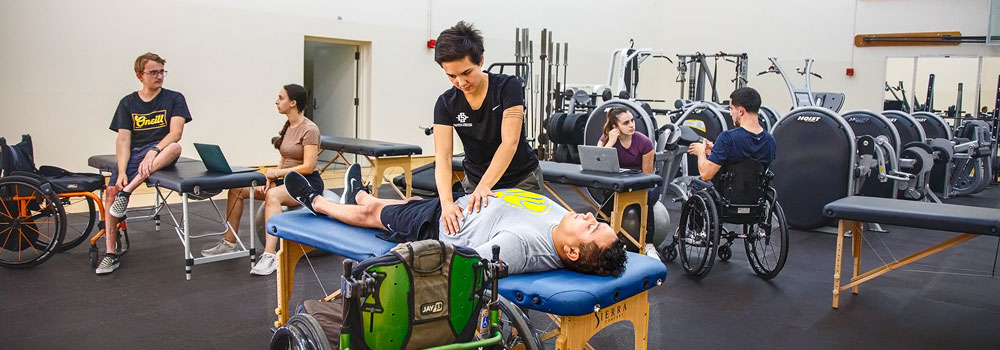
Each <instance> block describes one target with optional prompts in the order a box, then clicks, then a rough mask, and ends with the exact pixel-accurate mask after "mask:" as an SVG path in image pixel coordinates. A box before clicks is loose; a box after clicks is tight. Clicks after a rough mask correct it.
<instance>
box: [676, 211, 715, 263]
mask: <svg viewBox="0 0 1000 350" xmlns="http://www.w3.org/2000/svg"><path fill="white" fill-rule="evenodd" d="M720 225H721V224H720V223H719V216H718V211H717V210H716V207H715V202H714V201H712V200H711V199H710V198H709V195H708V194H706V193H705V192H698V193H695V194H694V195H693V196H691V198H688V200H687V201H686V202H684V206H683V207H682V208H681V220H680V224H679V226H678V227H677V230H678V235H677V237H678V239H679V242H678V243H679V244H680V248H679V249H678V250H679V253H680V258H681V265H682V266H683V267H684V272H686V273H687V274H688V276H689V277H691V278H694V279H702V278H704V277H705V276H706V275H708V272H709V271H711V270H712V263H714V262H715V253H716V248H717V247H718V246H719V226H720Z"/></svg>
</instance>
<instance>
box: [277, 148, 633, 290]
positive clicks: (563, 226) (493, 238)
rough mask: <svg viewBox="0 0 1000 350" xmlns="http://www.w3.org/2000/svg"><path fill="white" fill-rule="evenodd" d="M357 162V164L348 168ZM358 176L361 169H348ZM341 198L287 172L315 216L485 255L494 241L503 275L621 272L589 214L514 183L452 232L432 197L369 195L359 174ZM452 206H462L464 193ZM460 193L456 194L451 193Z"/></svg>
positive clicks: (618, 246) (616, 253) (618, 245)
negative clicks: (331, 197) (332, 197)
mask: <svg viewBox="0 0 1000 350" xmlns="http://www.w3.org/2000/svg"><path fill="white" fill-rule="evenodd" d="M355 166H358V165H357V164H354V165H352V167H355ZM347 173H348V174H352V173H354V174H360V171H353V172H352V171H348V172H347ZM346 183H348V186H347V187H346V188H345V189H344V196H343V197H342V198H341V202H342V203H331V202H330V201H328V200H326V199H324V198H323V197H322V196H321V195H320V190H318V189H314V188H312V186H311V185H310V184H309V183H308V182H307V181H306V180H305V178H304V177H302V176H301V175H299V174H298V173H294V172H293V173H289V174H288V175H286V177H285V186H286V187H287V188H288V193H289V194H290V195H291V196H292V198H295V200H297V201H299V202H300V203H302V205H303V206H304V207H305V208H307V209H309V210H310V211H311V212H312V213H313V214H316V215H326V216H329V217H331V218H334V219H336V220H339V221H341V222H343V223H345V224H348V225H353V226H359V227H366V228H374V229H378V230H382V231H381V232H379V233H378V234H377V235H378V238H381V239H383V240H387V241H392V242H399V243H404V242H413V241H419V240H427V239H437V240H440V241H442V242H446V243H450V244H453V245H456V246H463V247H471V248H473V249H475V250H476V251H477V252H478V253H479V255H480V256H484V257H488V256H491V247H492V246H493V245H497V246H499V247H500V254H501V255H500V260H501V261H503V262H504V263H505V264H506V265H507V266H508V268H509V273H511V274H520V273H528V272H538V271H547V270H554V269H559V268H562V267H567V268H569V269H571V270H573V271H577V272H580V273H585V274H594V275H599V276H620V275H621V274H622V272H623V271H624V268H625V259H626V255H625V244H624V242H623V241H622V240H620V239H619V238H618V236H617V234H615V232H614V231H613V230H612V229H611V227H610V226H608V225H607V224H605V223H600V222H598V221H597V220H596V219H595V218H594V216H593V214H590V213H587V214H575V213H571V212H569V211H567V210H566V209H563V208H562V207H560V206H559V205H558V204H556V203H555V202H553V201H551V200H550V199H548V198H546V197H544V196H542V195H539V194H536V193H531V192H528V191H524V190H520V189H506V190H498V191H495V192H494V193H495V194H496V196H495V197H489V198H488V202H487V204H486V206H484V207H483V208H482V209H481V210H480V211H479V212H465V213H463V214H464V220H461V221H460V227H458V229H457V230H456V231H457V233H456V234H454V235H449V234H447V233H445V234H439V233H441V232H446V231H445V230H444V228H443V227H441V225H443V223H442V221H441V220H440V216H441V203H440V201H439V200H438V199H421V200H407V201H402V200H384V199H379V198H375V197H374V196H372V195H370V194H369V190H368V189H367V188H366V187H364V186H358V185H353V184H361V179H348V180H347V181H346ZM461 196H462V198H459V200H458V204H459V206H461V207H463V208H464V207H465V206H466V204H468V203H467V202H468V198H467V196H465V195H464V194H462V195H461ZM456 198H458V196H456Z"/></svg>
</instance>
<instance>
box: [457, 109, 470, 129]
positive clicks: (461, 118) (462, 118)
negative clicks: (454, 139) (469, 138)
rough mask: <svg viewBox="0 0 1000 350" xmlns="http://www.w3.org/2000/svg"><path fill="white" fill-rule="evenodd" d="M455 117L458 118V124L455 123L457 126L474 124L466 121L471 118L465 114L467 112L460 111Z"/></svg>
mask: <svg viewBox="0 0 1000 350" xmlns="http://www.w3.org/2000/svg"><path fill="white" fill-rule="evenodd" d="M455 119H458V124H455V126H456V127H470V126H472V123H466V122H465V121H466V120H469V116H467V115H465V112H461V113H458V115H457V116H455Z"/></svg>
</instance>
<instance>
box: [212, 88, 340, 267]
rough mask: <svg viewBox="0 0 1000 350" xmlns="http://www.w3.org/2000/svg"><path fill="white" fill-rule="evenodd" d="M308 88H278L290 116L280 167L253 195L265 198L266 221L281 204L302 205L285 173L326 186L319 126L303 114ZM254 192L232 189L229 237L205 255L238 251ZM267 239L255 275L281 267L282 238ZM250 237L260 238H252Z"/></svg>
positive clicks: (281, 136)
mask: <svg viewBox="0 0 1000 350" xmlns="http://www.w3.org/2000/svg"><path fill="white" fill-rule="evenodd" d="M307 95H308V94H307V93H306V89H305V88H303V87H302V86H299V85H296V84H289V85H285V86H284V88H282V89H281V91H278V100H277V101H274V104H275V105H276V106H278V113H281V114H284V115H285V116H286V117H288V121H286V122H285V126H284V127H282V128H281V132H280V133H278V139H277V140H276V141H275V142H274V148H276V149H278V153H280V154H281V159H280V160H279V161H278V167H277V168H274V169H268V170H267V172H266V174H265V175H266V176H267V184H266V185H265V186H257V187H254V190H253V196H254V198H255V199H258V200H264V220H265V222H266V220H267V219H268V218H270V217H271V216H272V215H274V214H277V213H280V212H281V206H289V207H292V206H297V205H299V203H298V202H296V201H295V200H294V199H292V197H291V196H289V195H288V191H286V190H285V185H284V183H283V181H282V178H284V176H285V174H287V173H289V172H291V171H294V172H297V173H299V174H302V175H304V176H305V177H306V179H308V180H309V183H310V184H311V185H312V186H313V188H325V186H324V185H323V179H321V178H320V176H319V172H316V171H315V169H316V156H317V155H318V154H319V127H317V126H316V124H315V123H313V122H312V121H311V120H309V119H306V117H305V116H304V115H303V114H302V112H303V110H304V109H305V108H306V99H307ZM250 194H251V193H250V191H249V190H247V189H246V188H240V189H232V190H229V198H228V199H227V201H226V218H227V220H228V221H229V225H230V226H231V228H230V229H229V230H227V231H226V235H225V237H224V238H223V239H222V240H221V241H219V243H218V244H217V245H216V246H214V247H212V248H209V249H205V250H203V251H202V252H201V254H202V256H213V255H219V254H225V253H229V252H234V251H236V236H235V232H233V229H236V228H238V227H240V218H241V217H242V216H243V200H244V199H247V198H249V197H250ZM266 237H267V242H266V243H265V245H264V253H263V254H261V256H260V259H259V260H257V264H256V265H254V267H253V268H252V269H250V273H251V274H254V275H261V276H264V275H270V274H271V273H273V272H274V270H275V269H277V267H278V263H277V259H276V256H275V250H276V249H277V246H278V237H275V236H271V235H266ZM250 239H256V238H254V237H251V238H250Z"/></svg>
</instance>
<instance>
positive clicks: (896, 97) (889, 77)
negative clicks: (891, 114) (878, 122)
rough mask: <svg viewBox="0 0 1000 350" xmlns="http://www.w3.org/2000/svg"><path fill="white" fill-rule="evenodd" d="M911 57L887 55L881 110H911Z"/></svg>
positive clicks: (914, 60)
mask: <svg viewBox="0 0 1000 350" xmlns="http://www.w3.org/2000/svg"><path fill="white" fill-rule="evenodd" d="M915 64H916V59H915V58H913V57H889V58H887V59H886V61H885V96H884V100H885V102H884V103H883V104H882V110H887V111H888V110H895V111H904V112H912V111H913V105H914V103H913V96H914V91H913V67H914V65H915Z"/></svg>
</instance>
